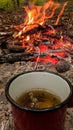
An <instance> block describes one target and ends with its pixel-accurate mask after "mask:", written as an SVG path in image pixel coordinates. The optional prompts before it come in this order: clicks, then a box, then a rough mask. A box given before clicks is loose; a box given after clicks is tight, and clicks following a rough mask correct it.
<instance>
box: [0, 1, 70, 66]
mask: <svg viewBox="0 0 73 130" xmlns="http://www.w3.org/2000/svg"><path fill="white" fill-rule="evenodd" d="M67 4H68V2H65V3H64V4H62V5H61V4H60V3H57V2H56V3H55V2H54V1H53V0H49V1H48V2H46V3H45V4H44V5H41V6H39V5H35V4H33V3H29V4H28V6H24V10H25V12H26V17H25V20H24V23H22V24H20V25H16V26H13V35H12V42H9V43H8V44H7V45H6V47H7V48H8V49H9V53H8V54H7V55H5V56H4V55H1V56H0V61H1V62H2V63H3V62H14V61H19V60H25V61H28V60H30V61H34V62H46V63H51V64H53V65H56V64H57V63H58V62H59V61H61V60H63V61H68V62H69V63H70V64H72V63H73V40H72V39H71V38H70V37H68V36H66V35H64V34H63V30H62V29H63V25H61V24H59V21H60V18H61V16H62V14H63V12H64V10H65V8H66V6H67ZM58 9H60V11H58ZM57 11H58V14H57V16H56V20H55V21H54V23H53V24H52V25H51V24H50V22H49V21H50V20H52V18H53V17H55V13H56V12H57ZM2 35H3V34H2ZM4 35H11V33H7V34H4Z"/></svg>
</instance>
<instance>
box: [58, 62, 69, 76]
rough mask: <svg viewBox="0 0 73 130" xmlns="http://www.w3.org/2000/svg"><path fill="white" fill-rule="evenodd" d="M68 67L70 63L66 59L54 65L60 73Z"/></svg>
mask: <svg viewBox="0 0 73 130" xmlns="http://www.w3.org/2000/svg"><path fill="white" fill-rule="evenodd" d="M69 69H70V64H69V62H67V61H63V60H62V61H60V62H58V63H57V65H56V70H57V71H58V72H60V73H63V72H66V71H68V70H69Z"/></svg>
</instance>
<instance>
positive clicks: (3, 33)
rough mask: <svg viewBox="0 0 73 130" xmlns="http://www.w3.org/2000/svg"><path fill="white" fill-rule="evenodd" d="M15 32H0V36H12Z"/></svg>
mask: <svg viewBox="0 0 73 130" xmlns="http://www.w3.org/2000/svg"><path fill="white" fill-rule="evenodd" d="M12 34H13V32H12V31H11V32H0V36H11V35H12Z"/></svg>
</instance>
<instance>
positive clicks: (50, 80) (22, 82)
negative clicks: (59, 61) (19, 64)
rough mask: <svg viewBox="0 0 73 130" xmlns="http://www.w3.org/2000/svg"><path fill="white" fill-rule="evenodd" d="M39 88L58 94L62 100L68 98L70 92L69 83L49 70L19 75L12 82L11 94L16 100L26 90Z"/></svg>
mask: <svg viewBox="0 0 73 130" xmlns="http://www.w3.org/2000/svg"><path fill="white" fill-rule="evenodd" d="M37 88H39V89H46V90H48V91H49V92H52V93H54V94H56V95H58V96H59V97H60V98H61V101H64V100H66V99H67V98H68V96H69V94H70V87H69V84H68V83H67V82H66V81H65V80H64V79H63V78H61V77H60V76H58V75H55V74H53V73H49V72H30V73H24V74H22V75H20V76H18V77H17V78H15V79H14V80H13V81H12V82H11V84H10V87H9V95H10V97H11V98H12V99H13V100H14V101H15V100H16V98H18V97H19V96H20V95H21V94H23V93H24V92H25V91H27V90H31V89H37Z"/></svg>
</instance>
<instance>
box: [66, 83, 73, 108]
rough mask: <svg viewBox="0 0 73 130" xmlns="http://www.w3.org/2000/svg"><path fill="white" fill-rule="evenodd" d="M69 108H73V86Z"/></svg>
mask: <svg viewBox="0 0 73 130" xmlns="http://www.w3.org/2000/svg"><path fill="white" fill-rule="evenodd" d="M67 106H68V108H70V107H73V85H72V97H71V99H70V101H69V103H68V105H67Z"/></svg>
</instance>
